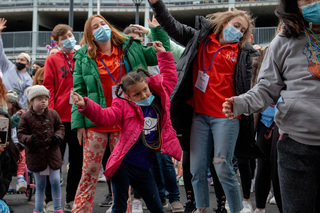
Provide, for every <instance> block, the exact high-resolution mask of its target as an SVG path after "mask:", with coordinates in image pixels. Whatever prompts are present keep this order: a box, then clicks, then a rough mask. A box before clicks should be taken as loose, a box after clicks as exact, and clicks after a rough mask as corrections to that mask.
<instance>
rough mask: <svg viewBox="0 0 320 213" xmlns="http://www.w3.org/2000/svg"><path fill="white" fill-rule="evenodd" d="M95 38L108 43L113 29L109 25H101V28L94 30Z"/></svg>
mask: <svg viewBox="0 0 320 213" xmlns="http://www.w3.org/2000/svg"><path fill="white" fill-rule="evenodd" d="M93 36H94V38H95V39H96V41H97V42H99V43H106V42H108V41H109V40H110V38H111V29H110V27H109V26H108V25H104V26H101V27H100V28H99V29H97V30H96V31H94V33H93Z"/></svg>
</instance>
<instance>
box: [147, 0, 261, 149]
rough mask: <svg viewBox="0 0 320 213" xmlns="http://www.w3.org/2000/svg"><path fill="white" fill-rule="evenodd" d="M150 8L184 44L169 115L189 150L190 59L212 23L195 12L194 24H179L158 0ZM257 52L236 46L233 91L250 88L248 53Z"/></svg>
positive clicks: (256, 54) (159, 20)
mask: <svg viewBox="0 0 320 213" xmlns="http://www.w3.org/2000/svg"><path fill="white" fill-rule="evenodd" d="M151 8H152V10H153V12H154V14H155V17H156V19H157V21H158V22H159V23H160V25H161V27H162V28H163V29H164V30H165V31H166V32H167V33H168V35H169V36H170V37H172V38H173V39H174V40H176V41H177V42H179V43H180V44H182V45H183V46H185V50H184V52H183V54H182V55H181V57H180V60H179V61H178V63H177V72H178V83H177V86H176V87H175V90H174V91H173V93H172V95H171V98H172V104H171V119H172V123H173V126H174V128H175V129H176V131H177V135H178V138H179V139H180V143H181V146H182V148H183V150H185V151H187V150H189V143H190V129H191V123H192V115H193V109H192V107H191V106H190V105H189V104H187V103H186V102H187V101H188V100H189V99H191V97H192V96H193V85H192V72H193V60H194V59H195V57H196V55H197V52H198V48H199V44H200V42H201V41H202V40H203V39H204V38H205V37H206V36H207V35H208V34H211V33H213V29H212V24H211V23H210V21H208V20H207V19H206V18H205V17H203V16H196V18H195V28H192V27H190V26H187V25H184V24H181V23H180V22H178V21H177V20H176V19H175V18H174V17H172V15H171V14H170V13H169V11H168V9H167V8H166V6H165V4H164V3H163V2H162V0H159V1H158V2H157V3H155V4H152V5H151ZM258 55H260V54H259V52H258V51H256V50H255V49H253V47H252V45H251V44H250V43H249V42H247V43H246V44H245V47H244V48H241V49H239V52H238V62H237V66H236V71H235V78H234V85H235V90H236V94H237V95H240V94H242V93H245V92H246V91H248V90H249V89H250V83H251V71H252V57H254V56H258ZM221 108H222V107H221ZM253 140H254V138H253Z"/></svg>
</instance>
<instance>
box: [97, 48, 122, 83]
mask: <svg viewBox="0 0 320 213" xmlns="http://www.w3.org/2000/svg"><path fill="white" fill-rule="evenodd" d="M118 53H119V64H120V75H119V79H118V80H117V81H116V80H115V79H114V77H113V76H112V75H111V72H110V71H109V69H108V67H107V66H106V64H105V63H104V62H103V60H102V58H100V61H101V62H102V64H103V66H104V67H105V68H106V70H107V71H108V73H109V75H110V76H111V78H112V80H113V81H114V82H116V84H118V82H119V81H120V78H121V70H122V69H121V55H120V48H119V47H118Z"/></svg>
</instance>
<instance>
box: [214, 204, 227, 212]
mask: <svg viewBox="0 0 320 213" xmlns="http://www.w3.org/2000/svg"><path fill="white" fill-rule="evenodd" d="M213 211H214V212H216V213H227V209H226V208H225V207H224V206H219V207H218V208H216V209H213Z"/></svg>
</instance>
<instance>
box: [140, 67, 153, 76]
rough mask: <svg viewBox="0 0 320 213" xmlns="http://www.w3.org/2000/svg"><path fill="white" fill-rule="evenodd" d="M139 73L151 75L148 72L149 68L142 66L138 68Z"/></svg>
mask: <svg viewBox="0 0 320 213" xmlns="http://www.w3.org/2000/svg"><path fill="white" fill-rule="evenodd" d="M137 73H143V74H144V75H145V76H146V77H151V74H150V73H149V72H148V70H145V69H143V68H142V67H139V68H138V69H137Z"/></svg>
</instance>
